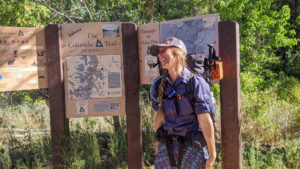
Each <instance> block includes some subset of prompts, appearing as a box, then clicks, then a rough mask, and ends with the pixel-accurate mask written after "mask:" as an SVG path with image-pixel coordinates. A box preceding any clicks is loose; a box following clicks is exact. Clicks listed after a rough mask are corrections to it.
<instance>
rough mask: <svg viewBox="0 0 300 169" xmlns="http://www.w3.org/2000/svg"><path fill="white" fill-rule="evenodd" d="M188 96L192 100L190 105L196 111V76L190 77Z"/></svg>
mask: <svg viewBox="0 0 300 169" xmlns="http://www.w3.org/2000/svg"><path fill="white" fill-rule="evenodd" d="M186 89H187V96H188V98H189V100H190V103H191V105H192V108H193V110H194V111H195V95H194V91H195V90H194V89H195V78H194V76H192V77H190V79H189V81H188V83H187V88H186Z"/></svg>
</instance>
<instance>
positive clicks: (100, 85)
mask: <svg viewBox="0 0 300 169" xmlns="http://www.w3.org/2000/svg"><path fill="white" fill-rule="evenodd" d="M121 75H122V67H121V56H120V55H89V56H70V57H67V79H68V84H67V86H68V99H89V98H108V97H121V96H122V83H121V82H122V79H121Z"/></svg>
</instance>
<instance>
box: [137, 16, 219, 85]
mask: <svg viewBox="0 0 300 169" xmlns="http://www.w3.org/2000/svg"><path fill="white" fill-rule="evenodd" d="M218 18H219V14H211V15H203V16H197V17H191V18H184V19H178V20H171V21H165V22H160V23H152V24H146V25H139V26H138V46H139V61H140V83H141V84H151V83H152V82H153V80H154V79H155V78H156V77H158V76H159V71H158V66H157V57H153V56H151V55H150V51H149V48H150V46H151V45H153V44H155V43H159V42H160V41H161V40H163V39H165V38H167V37H177V38H179V39H181V40H182V41H183V42H184V43H185V45H186V47H187V52H188V54H199V53H200V54H204V55H206V56H207V57H208V51H209V50H208V49H209V48H208V46H207V45H208V44H213V45H214V46H215V48H216V49H217V55H218V46H219V45H218V33H217V32H218V26H217V25H218Z"/></svg>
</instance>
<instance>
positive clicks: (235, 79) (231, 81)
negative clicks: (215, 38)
mask: <svg viewBox="0 0 300 169" xmlns="http://www.w3.org/2000/svg"><path fill="white" fill-rule="evenodd" d="M218 26H219V27H218V29H219V53H220V56H221V59H222V61H223V74H224V77H223V80H221V82H220V85H221V91H220V95H221V134H222V168H223V169H241V168H242V137H241V100H240V37H239V25H238V23H236V22H233V21H222V22H219V25H218Z"/></svg>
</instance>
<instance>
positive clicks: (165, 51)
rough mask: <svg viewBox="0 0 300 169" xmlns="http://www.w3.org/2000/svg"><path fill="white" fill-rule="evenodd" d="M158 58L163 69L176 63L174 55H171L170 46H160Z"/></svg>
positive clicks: (169, 67)
mask: <svg viewBox="0 0 300 169" xmlns="http://www.w3.org/2000/svg"><path fill="white" fill-rule="evenodd" d="M157 56H158V59H159V61H160V63H161V65H162V68H163V69H168V70H169V69H171V68H173V67H175V65H176V57H175V56H174V55H173V52H172V48H170V47H160V48H159V53H158V55H157Z"/></svg>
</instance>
